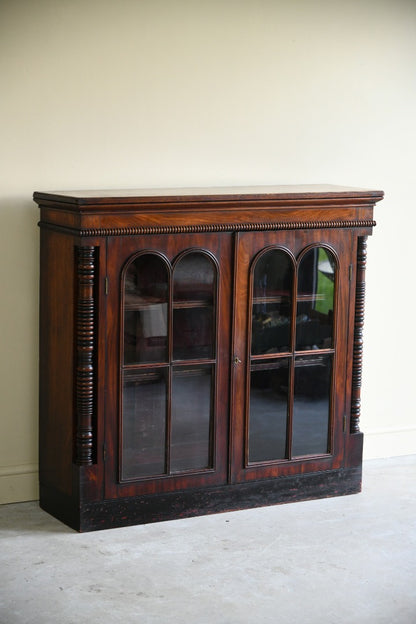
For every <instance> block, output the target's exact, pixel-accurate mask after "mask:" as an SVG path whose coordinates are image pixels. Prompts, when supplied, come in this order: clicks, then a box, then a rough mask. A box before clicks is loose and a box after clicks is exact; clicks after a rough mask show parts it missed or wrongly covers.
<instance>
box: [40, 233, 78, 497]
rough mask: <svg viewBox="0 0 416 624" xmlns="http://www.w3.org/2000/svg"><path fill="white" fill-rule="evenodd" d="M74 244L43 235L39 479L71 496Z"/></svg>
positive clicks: (70, 239)
mask: <svg viewBox="0 0 416 624" xmlns="http://www.w3.org/2000/svg"><path fill="white" fill-rule="evenodd" d="M73 249H74V246H73V240H72V238H71V237H69V236H65V235H62V234H60V233H56V232H52V231H46V230H41V252H40V329H39V331H40V353H39V366H40V369H39V477H40V483H41V485H47V486H52V487H54V488H56V489H57V490H60V491H61V492H63V493H65V494H68V495H71V493H72V454H73V411H74V405H73V378H74V377H73V373H74V346H73V340H74V336H73V327H74V273H75V272H74V255H73V253H74V252H73Z"/></svg>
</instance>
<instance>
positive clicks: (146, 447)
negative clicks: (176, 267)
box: [121, 369, 167, 479]
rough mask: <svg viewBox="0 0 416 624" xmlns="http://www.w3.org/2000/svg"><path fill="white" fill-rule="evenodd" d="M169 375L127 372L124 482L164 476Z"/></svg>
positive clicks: (123, 429) (123, 421) (151, 370)
mask: <svg viewBox="0 0 416 624" xmlns="http://www.w3.org/2000/svg"><path fill="white" fill-rule="evenodd" d="M166 374H167V373H166V371H164V370H161V369H148V370H146V371H140V372H138V371H128V372H125V373H124V377H123V409H122V452H121V458H122V465H121V474H122V479H134V478H140V477H148V476H151V475H160V474H163V473H164V472H165V470H166V469H165V447H166V443H165V441H166V388H167V382H166Z"/></svg>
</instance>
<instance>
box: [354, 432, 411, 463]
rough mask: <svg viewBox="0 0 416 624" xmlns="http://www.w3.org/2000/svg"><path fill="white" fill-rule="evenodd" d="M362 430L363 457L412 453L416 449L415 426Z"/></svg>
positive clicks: (372, 457) (373, 457)
mask: <svg viewBox="0 0 416 624" xmlns="http://www.w3.org/2000/svg"><path fill="white" fill-rule="evenodd" d="M363 430H364V450H363V458H364V460H366V459H382V458H384V457H399V456H401V455H413V454H414V453H415V449H416V427H415V426H412V427H401V428H395V427H391V428H390V427H389V428H385V429H371V430H368V431H366V430H365V429H364V427H363Z"/></svg>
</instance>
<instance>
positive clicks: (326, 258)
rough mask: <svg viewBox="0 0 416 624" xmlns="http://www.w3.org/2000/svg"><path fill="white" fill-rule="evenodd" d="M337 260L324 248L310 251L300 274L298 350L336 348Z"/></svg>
mask: <svg viewBox="0 0 416 624" xmlns="http://www.w3.org/2000/svg"><path fill="white" fill-rule="evenodd" d="M334 284H335V260H334V257H333V255H332V253H331V252H330V251H328V250H327V249H324V248H323V247H316V248H314V249H310V250H309V251H308V252H307V253H306V254H305V255H304V257H303V258H302V260H301V262H300V265H299V273H298V296H297V311H296V349H297V350H298V351H307V350H311V349H327V348H331V347H332V345H333V317H334Z"/></svg>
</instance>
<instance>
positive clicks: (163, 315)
mask: <svg viewBox="0 0 416 624" xmlns="http://www.w3.org/2000/svg"><path fill="white" fill-rule="evenodd" d="M166 360H167V304H166V303H156V304H147V305H143V306H142V307H141V308H140V309H136V310H135V311H129V310H126V312H125V313H124V363H125V364H138V363H141V362H166Z"/></svg>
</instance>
